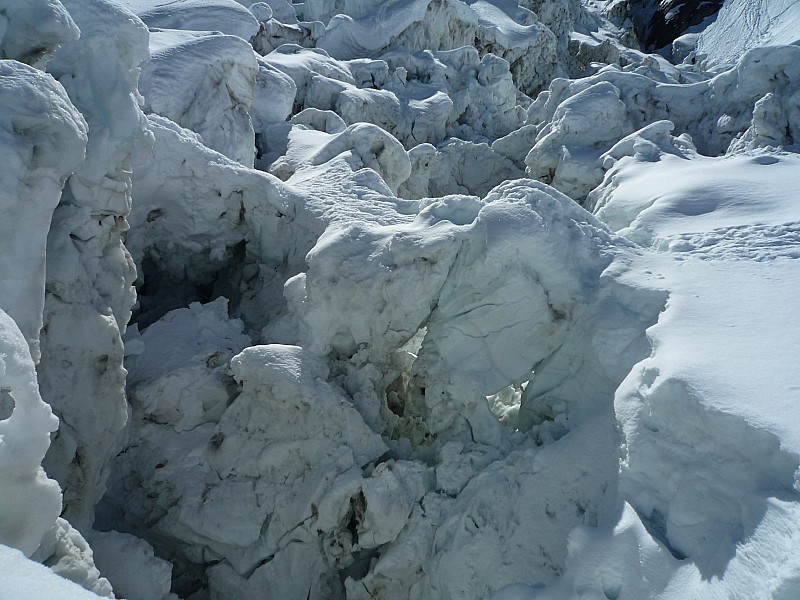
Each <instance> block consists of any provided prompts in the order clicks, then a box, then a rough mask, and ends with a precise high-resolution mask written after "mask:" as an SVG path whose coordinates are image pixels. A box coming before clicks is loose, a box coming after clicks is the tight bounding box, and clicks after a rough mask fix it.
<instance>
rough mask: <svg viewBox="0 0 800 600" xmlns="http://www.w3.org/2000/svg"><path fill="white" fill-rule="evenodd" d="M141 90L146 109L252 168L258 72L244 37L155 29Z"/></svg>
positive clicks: (151, 35) (143, 70)
mask: <svg viewBox="0 0 800 600" xmlns="http://www.w3.org/2000/svg"><path fill="white" fill-rule="evenodd" d="M150 54H151V58H150V62H148V63H147V64H146V65H144V67H143V69H142V78H141V81H140V83H139V89H140V90H141V91H142V94H143V95H144V99H145V102H144V109H145V111H146V112H149V113H156V114H159V115H161V116H162V117H167V118H168V119H171V120H172V121H175V122H176V123H177V124H178V125H181V126H182V127H186V128H187V129H191V130H192V131H194V132H196V133H198V134H199V135H200V137H201V138H202V140H203V143H204V144H205V145H206V146H208V147H209V148H213V149H214V150H216V151H218V152H221V153H222V154H224V155H225V156H227V157H228V158H231V159H233V160H235V161H237V162H239V163H241V164H243V165H245V166H249V167H252V166H253V160H254V157H255V133H254V131H253V124H252V122H251V120H250V115H249V114H248V108H249V107H250V103H251V102H252V101H253V88H254V86H255V82H256V76H257V74H258V72H259V69H258V63H257V62H256V55H255V53H254V52H253V49H252V48H251V47H250V45H249V44H248V43H247V42H245V41H244V40H242V39H240V38H238V37H236V36H231V35H222V34H218V33H210V32H205V33H198V32H192V31H178V30H169V29H163V30H156V31H152V32H151V34H150Z"/></svg>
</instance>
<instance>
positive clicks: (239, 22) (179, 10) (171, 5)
mask: <svg viewBox="0 0 800 600" xmlns="http://www.w3.org/2000/svg"><path fill="white" fill-rule="evenodd" d="M121 2H122V4H124V5H125V6H127V7H128V8H130V9H131V10H132V11H133V12H134V13H135V14H136V16H138V17H139V18H140V19H141V20H142V21H144V22H145V23H147V26H148V27H151V28H154V29H183V30H185V31H219V32H221V33H225V34H228V35H235V36H238V37H240V38H242V39H244V40H249V39H250V38H251V37H253V36H254V35H255V34H256V32H257V31H258V21H257V20H256V18H255V17H254V16H253V14H252V13H251V12H250V11H249V10H247V9H246V8H245V7H244V6H242V4H243V3H239V2H236V1H235V0H174V1H170V2H164V1H163V0H121Z"/></svg>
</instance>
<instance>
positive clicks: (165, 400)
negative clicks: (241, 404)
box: [125, 298, 250, 431]
mask: <svg viewBox="0 0 800 600" xmlns="http://www.w3.org/2000/svg"><path fill="white" fill-rule="evenodd" d="M242 329H243V325H242V322H241V321H239V320H229V319H228V302H227V300H226V299H224V298H219V299H217V300H215V301H214V302H211V303H209V304H205V305H200V304H199V303H193V304H191V305H190V306H189V308H183V309H178V310H175V311H172V312H170V313H168V314H167V315H165V316H164V318H163V319H161V320H159V321H157V322H156V323H154V324H153V325H151V326H149V327H148V328H147V329H145V330H144V332H143V333H142V334H139V332H138V331H136V330H135V329H134V330H132V331H130V332H129V333H128V335H127V336H126V338H125V344H126V348H127V349H128V351H129V352H131V351H135V352H136V354H134V355H131V356H129V357H128V359H127V360H126V363H125V366H126V368H127V369H128V389H129V390H130V395H131V402H132V404H133V407H134V411H135V412H136V413H137V417H138V418H147V419H149V420H150V421H152V422H155V423H160V424H164V425H170V426H171V427H173V428H175V430H176V431H187V430H189V429H193V428H194V427H197V426H198V425H201V424H203V423H215V422H217V421H218V420H219V418H220V416H221V415H222V413H223V412H224V410H225V409H226V408H227V405H228V402H229V401H230V388H231V387H232V381H231V380H230V378H229V377H226V367H227V365H228V362H229V361H230V359H231V358H232V357H233V356H234V355H235V354H238V353H239V352H241V351H242V350H243V349H244V348H245V347H247V346H249V345H250V338H249V337H247V336H246V335H244V334H243V333H242Z"/></svg>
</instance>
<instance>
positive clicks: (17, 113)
mask: <svg viewBox="0 0 800 600" xmlns="http://www.w3.org/2000/svg"><path fill="white" fill-rule="evenodd" d="M86 139H87V126H86V121H85V120H84V118H83V116H82V115H81V114H80V113H79V112H78V110H77V109H76V108H75V107H74V106H73V104H72V103H71V102H70V100H69V97H68V96H67V94H66V92H65V91H64V88H63V87H62V86H61V85H60V84H59V83H58V82H56V81H55V80H54V79H53V78H52V77H51V76H50V75H47V74H45V73H42V72H41V71H38V70H36V69H34V68H32V67H29V66H27V65H24V64H22V63H18V62H16V61H12V60H4V61H2V63H0V144H1V145H2V146H1V147H2V148H3V160H2V161H0V179H2V181H3V185H2V187H0V248H2V250H1V251H0V308H2V309H3V310H4V311H6V312H7V313H8V314H10V315H11V317H12V318H13V319H14V320H15V321H16V322H17V325H18V327H19V328H20V329H21V330H22V332H23V333H24V335H25V338H26V339H27V340H28V343H29V344H30V347H31V351H32V353H33V355H34V359H35V360H37V361H38V359H39V330H40V329H41V328H42V312H43V310H44V284H45V253H44V249H45V246H46V242H47V233H48V230H49V228H50V221H51V219H52V217H53V211H54V210H55V208H56V206H57V204H58V202H59V199H60V197H61V190H62V188H63V187H64V183H65V181H66V179H67V177H68V176H69V175H71V174H72V172H73V171H74V170H75V168H76V167H77V166H78V165H79V164H80V163H81V162H82V161H83V159H84V156H85V154H84V152H85V148H86Z"/></svg>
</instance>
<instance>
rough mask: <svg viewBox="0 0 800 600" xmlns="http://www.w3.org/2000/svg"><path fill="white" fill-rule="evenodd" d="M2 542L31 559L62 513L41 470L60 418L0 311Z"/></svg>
mask: <svg viewBox="0 0 800 600" xmlns="http://www.w3.org/2000/svg"><path fill="white" fill-rule="evenodd" d="M0 399H1V400H2V403H3V411H4V412H6V411H7V410H9V409H10V415H8V416H7V418H5V419H3V420H2V421H0V489H2V496H0V542H1V543H2V544H5V545H6V546H12V547H14V548H18V549H19V550H21V551H22V552H24V553H25V555H26V556H30V555H32V554H33V553H34V552H35V551H36V550H37V549H38V548H39V546H40V544H41V543H42V539H43V538H44V536H45V534H46V533H47V532H48V531H49V530H50V529H51V528H52V527H53V526H54V524H55V521H56V518H57V517H58V514H59V512H60V511H61V490H60V489H59V487H58V484H57V483H56V482H55V481H53V480H52V479H49V478H48V477H47V475H46V474H45V472H44V470H43V469H42V467H41V462H42V458H44V455H45V452H47V448H48V447H49V446H50V434H51V433H52V432H53V431H55V430H56V429H57V428H58V419H57V418H56V417H55V416H54V415H53V411H52V410H51V409H50V406H48V405H47V404H46V403H45V402H44V401H42V398H41V396H40V395H39V387H38V384H37V380H36V368H35V366H34V364H33V359H32V358H31V354H30V350H28V344H27V343H26V341H25V338H24V337H23V336H22V333H21V332H20V330H19V328H18V327H17V325H16V324H15V323H14V321H13V320H12V319H11V317H9V316H8V314H7V313H6V312H4V311H3V310H0Z"/></svg>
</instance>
